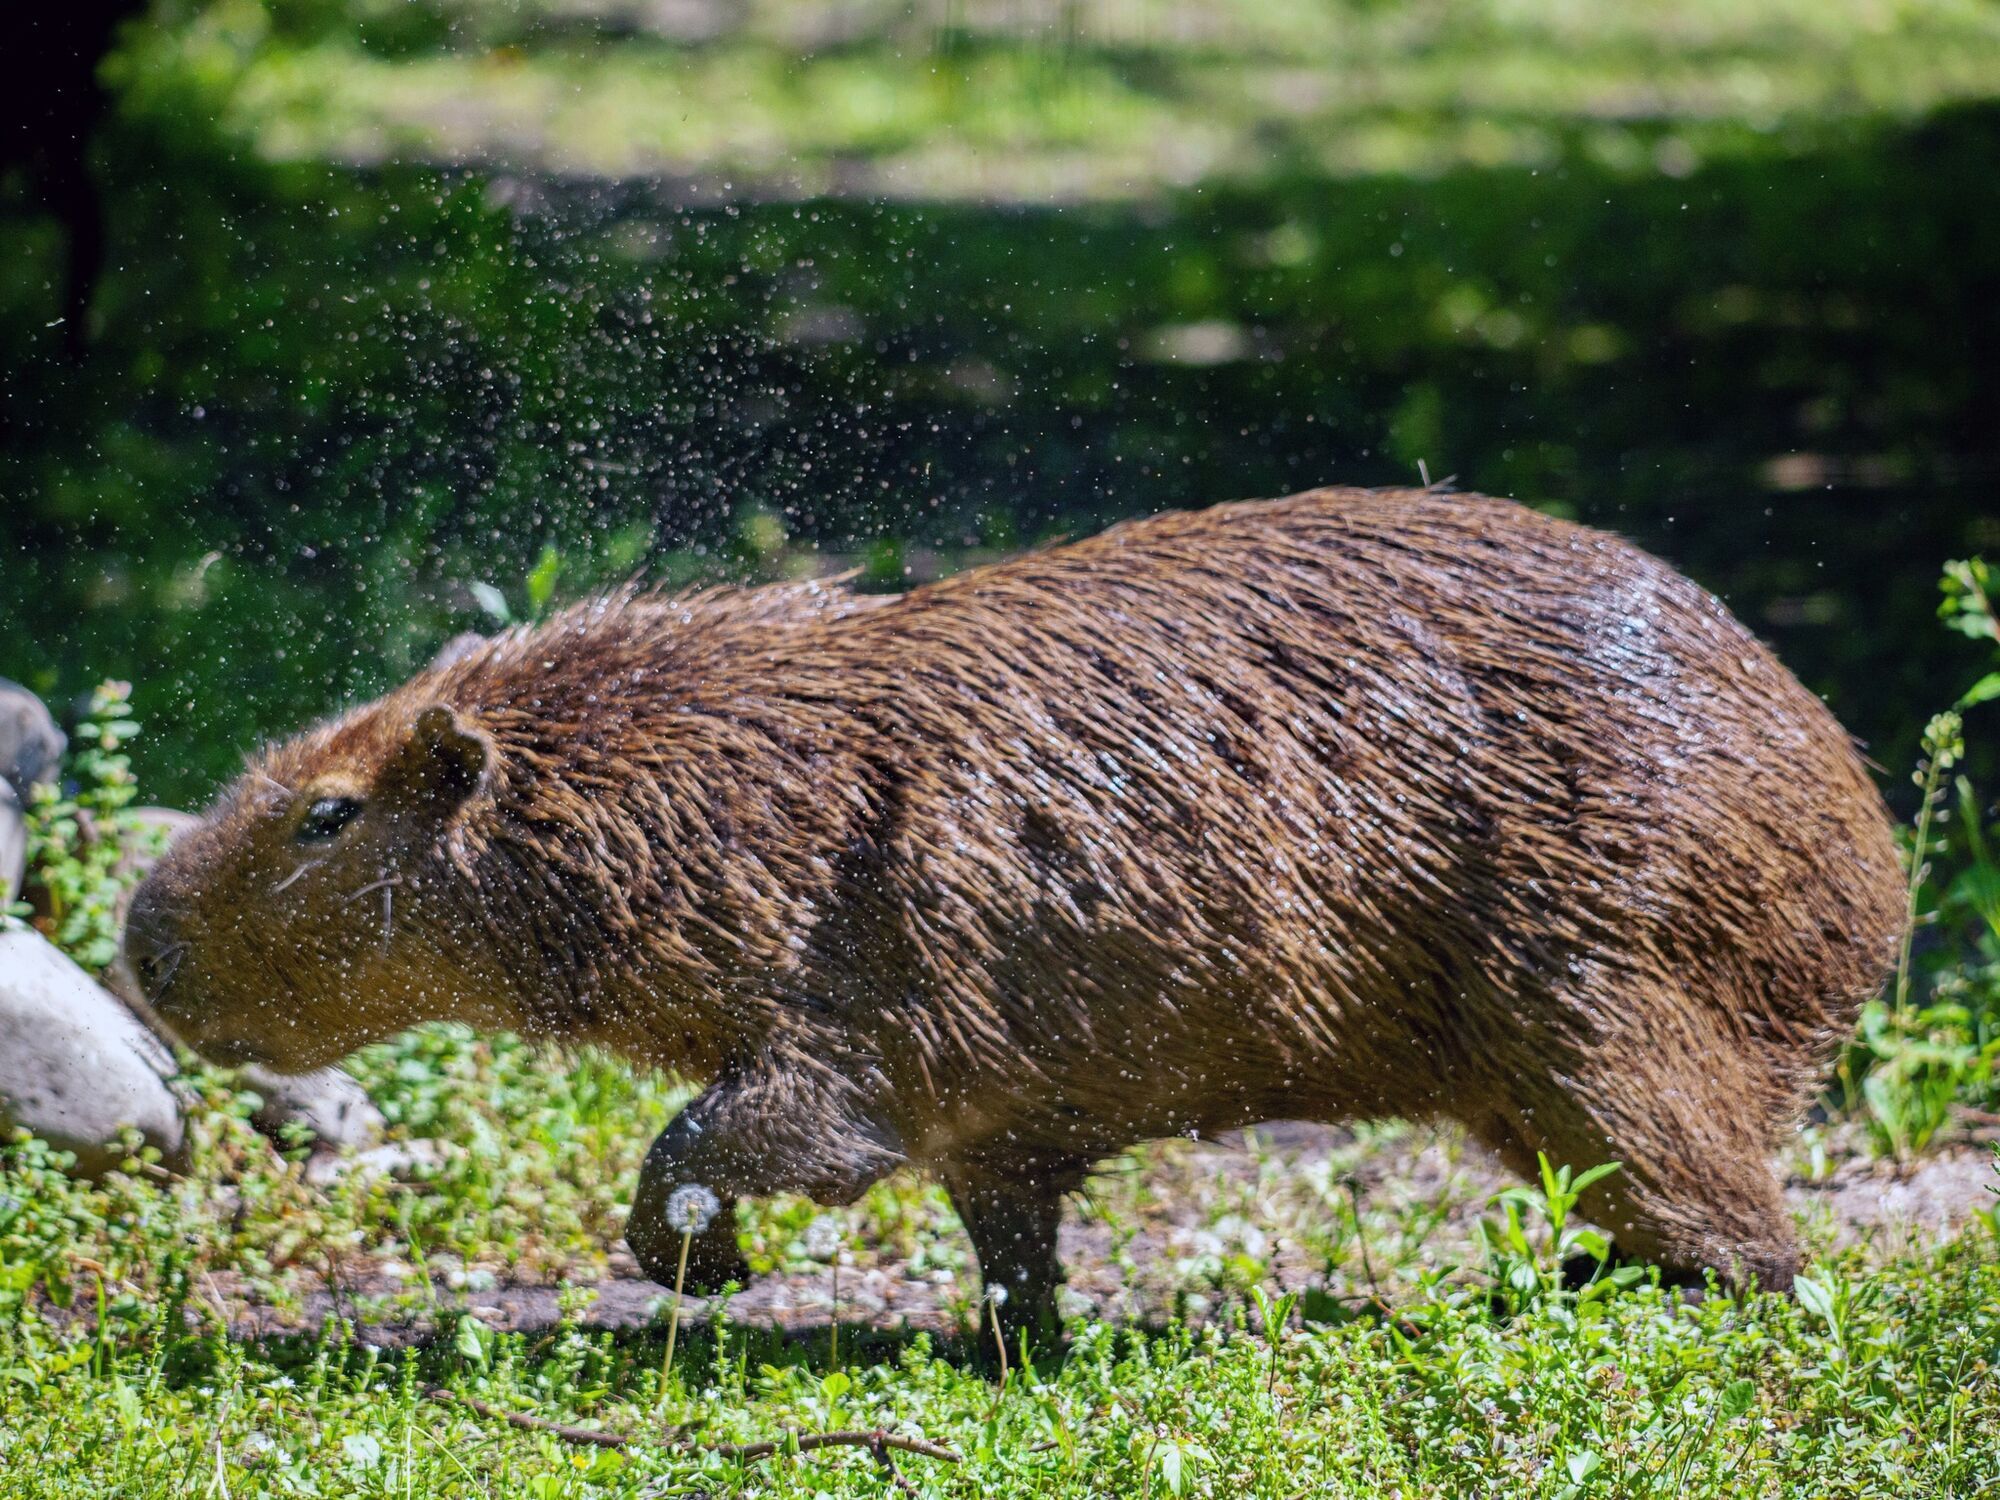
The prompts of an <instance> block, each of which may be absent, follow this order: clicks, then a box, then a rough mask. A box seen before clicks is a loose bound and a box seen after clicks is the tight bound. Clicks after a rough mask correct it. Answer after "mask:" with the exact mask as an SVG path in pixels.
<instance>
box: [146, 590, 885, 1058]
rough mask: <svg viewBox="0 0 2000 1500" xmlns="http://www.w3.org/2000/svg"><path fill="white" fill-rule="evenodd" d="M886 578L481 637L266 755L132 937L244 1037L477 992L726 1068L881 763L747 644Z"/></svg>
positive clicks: (612, 609) (208, 1035) (466, 998)
mask: <svg viewBox="0 0 2000 1500" xmlns="http://www.w3.org/2000/svg"><path fill="white" fill-rule="evenodd" d="M878 604H879V601H878V600H876V599H871V598H867V597H861V596H857V595H854V594H851V593H848V592H847V591H846V590H844V589H840V588H836V587H829V586H827V585H824V584H820V583H804V584H774V585H769V586H766V587H763V588H757V589H727V588H717V589H708V590H704V591H702V592H699V593H695V594H687V595H663V594H653V593H635V592H631V591H625V592H620V593H616V594H612V595H610V596H607V597H604V598H600V599H594V600H591V601H588V602H586V603H584V604H580V605H578V606H576V607H575V608H573V609H570V610H567V611H565V612H563V613H562V614H559V615H557V616H556V617H555V618H554V619H552V620H550V621H548V622H547V623H545V624H543V625H541V626H538V627H535V628H532V629H529V628H522V629H517V630H512V631H509V632H507V633H505V634H503V635H500V636H496V637H494V638H493V639H491V640H488V641H485V642H480V643H477V644H475V645H472V646H470V647H468V646H467V645H466V644H465V643H464V642H462V641H461V642H455V643H454V644H453V647H452V648H451V649H450V650H449V651H447V653H446V654H445V655H443V656H441V657H440V659H439V660H438V661H437V662H435V663H433V664H432V666H431V668H430V669H429V670H428V671H426V672H424V673H422V674H420V675H418V676H417V677H415V678H413V679H412V680H410V681H409V682H407V683H405V684H404V685H403V686H402V687H400V688H397V689H396V690H395V691H394V692H391V693H390V694H388V695H387V696H386V697H383V698H380V699H377V700H376V701H375V702H373V703H369V704H364V705H362V706H361V707H359V708H355V709H352V710H350V711H349V712H348V713H346V714H344V715H342V716H341V717H339V718H337V719H334V720H332V721H330V722H329V723H327V724H325V725H322V726H321V727H319V728H317V729H312V730H308V731H307V732H306V733H304V734H302V735H299V736H298V737H296V738H294V739H292V740H289V741H286V742H285V743H283V744H281V745H278V746H276V747H275V748H273V749H270V750H268V751H266V752H264V753H263V754H262V755H261V756H259V757H257V758H256V759H254V760H253V761H252V762H251V764H250V767H249V769H248V770H247V771H246V772H245V774H244V775H243V776H241V777H240V778H238V780H237V781H236V782H235V784H234V785H232V786H231V787H230V788H229V789H228V790H227V791H225V792H224V793H223V795H222V797H221V798H220V799H219V800H218V802H217V803H216V805H215V806H214V808H212V809H211V810H210V811H209V813H208V814H207V816H206V817H204V819H203V820H202V822H201V825H200V826H199V827H197V828H194V829H192V830H190V831H189V832H188V833H187V834H185V835H183V836H182V837H181V838H179V839H178V840H176V841H175V843H174V844H173V846H172V847H171V848H170V849H169V850H168V851H167V854H166V856H165V857H164V858H163V859H162V860H161V861H160V863H159V864H158V865H157V866H156V867H155V868H154V870H153V872H152V874H151V875H149V876H148V877H147V878H146V880H145V882H144V883H143V884H142V885H141V886H140V887H139V889H138V891H137V892H136V893H135V894H134V896H133V901H132V908H131V915H130V918H129V920H128V923H127V927H126V939H125V942H126V957H127V959H128V960H129V961H130V963H131V966H132V969H133V971H134V973H135V974H137V975H138V977H139V981H140V985H141V987H142V988H143V989H144V991H145V992H146V996H147V998H148V999H149V1000H150V1001H151V1002H152V1004H153V1006H154V1007H155V1009H156V1010H157V1011H158V1012H159V1014H160V1017H161V1019H162V1020H163V1021H164V1022H165V1023H166V1024H167V1025H168V1026H169V1027H170V1028H172V1029H173V1031H174V1032H175V1033H176V1034H177V1035H179V1036H180V1037H181V1038H182V1040H184V1041H186V1042H187V1043H188V1044H189V1045H190V1046H192V1047H194V1048H195V1049H196V1050H197V1051H200V1052H204V1053H207V1054H208V1055H210V1056H212V1057H215V1058H216V1059H218V1060H220V1061H255V1062H260V1063H263V1064H265V1065H267V1066H270V1067H273V1068H277V1069H279V1070H280V1071H287V1072H289V1071H304V1070H308V1069H312V1068H317V1067H322V1066H324V1065H326V1064H327V1063H329V1062H332V1061H334V1060H336V1059H338V1058H340V1057H342V1056H344V1055H346V1054H347V1053H348V1052H351V1051H352V1050H353V1049H354V1048H356V1047H358V1046H360V1045H362V1044H364V1043H366V1042H370V1041H376V1040H380V1039H381V1038H383V1037H386V1036H390V1035H393V1034H394V1033H395V1032H397V1031H400V1030H403V1029H405V1028H406V1027H409V1026H412V1025H415V1024H417V1023H418V1022H420V1021H436V1020H464V1021H469V1022H472V1023H474V1024H480V1025H489V1026H496V1027H503V1028H506V1029H510V1030H516V1031H522V1032H526V1033H529V1034H549V1035H559V1036H563V1037H566V1038H571V1039H578V1038H582V1037H585V1036H590V1037H594V1038H596V1039H599V1040H602V1041H605V1042H607V1043H609V1044H612V1045H616V1046H622V1047H625V1048H626V1049H627V1050H631V1051H634V1052H644V1053H645V1054H646V1055H647V1056H649V1057H650V1058H651V1059H652V1060H654V1061H655V1062H658V1063H661V1064H663V1065H666V1066H670V1067H677V1068H682V1069H685V1070H687V1071H690V1072H698V1071H702V1070H705V1069H707V1068H710V1067H713V1066H714V1065H715V1063H716V1061H717V1059H718V1057H719V1055H720V1052H721V1050H722V1049H723V1048H724V1047H725V1046H726V1045H727V1044H728V1040H729V1038H731V1037H733V1036H735V1035H736V1034H738V1032H739V1031H740V1029H741V1028H742V1026H743V1025H745V1024H747V1023H748V1022H749V1021H750V1020H751V1019H752V1013H753V1012H755V1011H756V1010H757V1009H758V1007H760V1006H762V1005H764V1004H765V1003H766V993H765V992H766V988H767V984H768V980H769V976H770V975H771V974H772V973H773V972H774V971H775V970H776V969H778V968H780V967H782V966H783V965H784V964H785V963H786V962H787V961H788V960H790V959H792V958H793V957H794V956H795V951H794V940H793V935H794V933H795V932H796V931H797V929H798V926H799V921H800V913H802V912H808V911H810V910H811V909H812V908H813V903H814V902H815V901H816V900H818V899H821V898H823V897H824V895H825V887H826V883H827V881H828V880H829V879H830V878H831V871H830V869H829V867H828V864H827V862H826V861H825V859H824V858H822V857H821V853H822V851H823V850H824V849H825V848H826V847H828V846H829V845H830V844H831V843H833V842H834V840H835V834H834V832H833V831H832V827H831V825H833V824H836V823H838V822H839V821H840V820H841V819H843V818H846V817H848V816H851V812H852V806H853V803H854V793H853V791H852V788H853V787H855V786H857V785H858V784H859V783H860V781H861V779H862V773H861V772H859V771H858V770H857V769H856V768H855V767H854V766H853V765H851V764H850V763H849V761H851V759H852V755H851V751H849V752H842V751H840V750H839V748H838V747H835V746H829V745H828V744H826V743H825V742H824V737H823V736H816V735H815V734H813V733H812V732H811V728H810V726H805V725H801V724H799V723H795V722H788V721H785V720H784V719H783V716H782V714H781V713H776V712H773V713H765V712H761V711H759V710H757V709H755V708H754V707H752V706H750V705H748V704H746V703H745V702H744V701H742V700H743V683H744V681H745V679H744V678H743V677H742V676H741V675H740V674H739V673H737V672H733V671H731V670H728V669H727V667H726V664H727V663H729V662H732V661H735V660H737V659H738V658H739V657H741V656H742V654H743V653H744V652H746V651H748V650H752V649H755V650H759V651H767V650H768V648H769V647H770V646H771V644H772V642H773V641H774V640H775V638H776V633H777V632H781V631H785V630H790V629H793V628H796V627H802V626H806V625H809V624H811V623H813V622H815V621H821V620H826V619H830V618H836V617H840V616H844V615H848V614H852V613H856V612H859V611H862V610H868V609H873V608H876V607H878ZM843 754H845V755H846V756H847V757H848V758H847V759H845V760H844V759H842V756H843ZM774 767H775V769H774ZM843 785H844V786H846V787H847V788H848V789H849V790H848V791H847V793H846V794H839V793H837V792H836V793H835V794H830V793H829V787H830V786H832V787H836V788H838V787H840V786H843ZM732 995H736V996H738V997H739V999H738V1000H737V1002H736V1003H735V1005H734V1007H733V1006H732Z"/></svg>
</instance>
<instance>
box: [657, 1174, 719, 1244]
mask: <svg viewBox="0 0 2000 1500" xmlns="http://www.w3.org/2000/svg"><path fill="white" fill-rule="evenodd" d="M721 1211H722V1203H721V1200H719V1199H718V1198H717V1197H716V1196H715V1194H713V1193H711V1192H710V1191H709V1190H708V1189H707V1188H705V1187H703V1186H702V1185H701V1184H700V1183H698V1182H690V1183H688V1184H686V1185H685V1186H683V1187H677V1188H675V1189H674V1190H673V1192H672V1193H670V1194H668V1195H667V1223H668V1225H669V1226H671V1227H672V1228H673V1229H674V1230H675V1231H676V1232H677V1233H680V1234H700V1233H701V1232H702V1231H703V1230H705V1229H707V1228H708V1226H709V1224H710V1222H711V1221H712V1220H713V1219H714V1218H715V1216H716V1215H717V1214H718V1213H720V1212H721Z"/></svg>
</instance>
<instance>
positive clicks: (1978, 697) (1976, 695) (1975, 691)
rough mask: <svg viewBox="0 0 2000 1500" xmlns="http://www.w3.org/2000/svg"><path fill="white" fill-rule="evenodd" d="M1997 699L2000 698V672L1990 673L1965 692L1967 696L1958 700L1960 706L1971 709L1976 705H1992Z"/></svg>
mask: <svg viewBox="0 0 2000 1500" xmlns="http://www.w3.org/2000/svg"><path fill="white" fill-rule="evenodd" d="M1995 698H2000V672H1988V673H1987V674H1986V675H1985V676H1984V677H1982V678H1980V679H1979V681H1977V682H1975V683H1973V685H1972V686H1971V687H1969V688H1967V689H1966V690H1965V696H1964V697H1962V698H1960V699H1959V700H1958V706H1959V707H1960V708H1971V707H1972V706H1973V705H1974V704H1975V703H1990V702H1992V701H1993V700H1994V699H1995Z"/></svg>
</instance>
